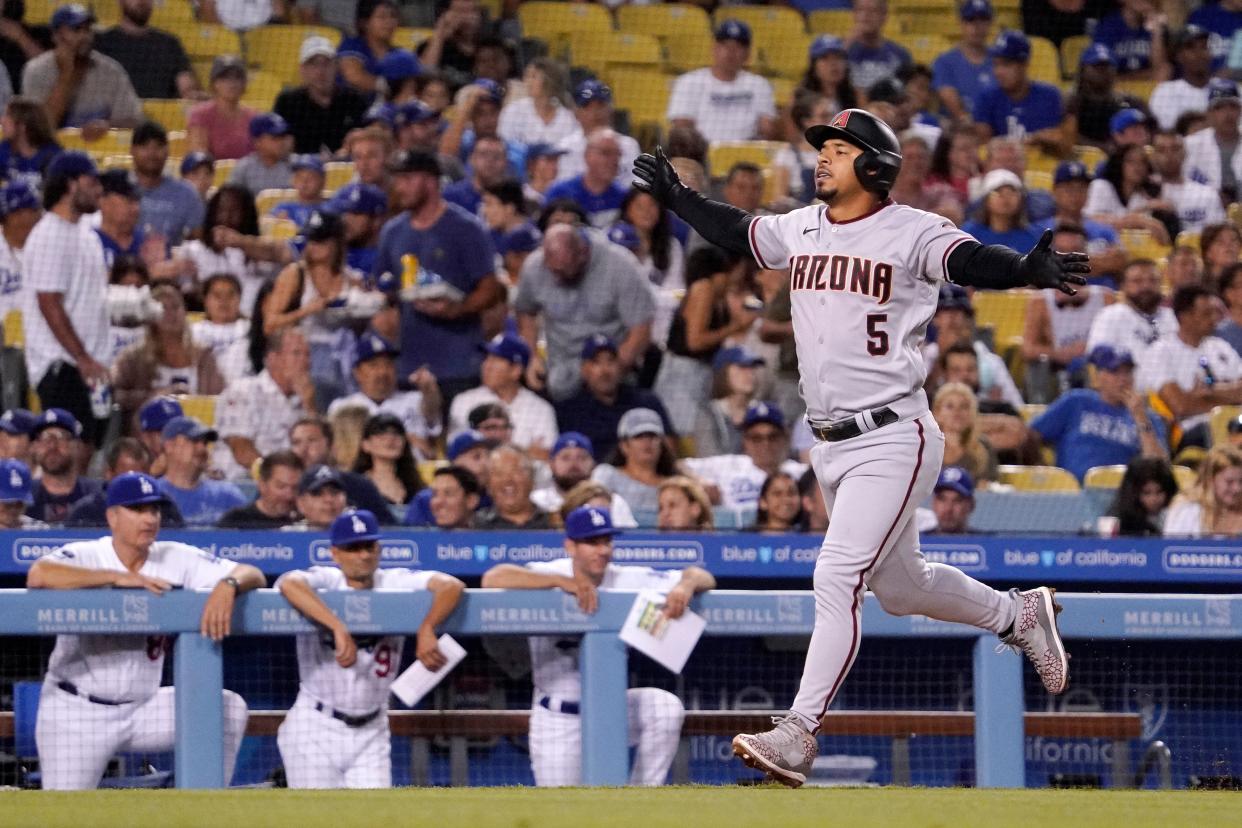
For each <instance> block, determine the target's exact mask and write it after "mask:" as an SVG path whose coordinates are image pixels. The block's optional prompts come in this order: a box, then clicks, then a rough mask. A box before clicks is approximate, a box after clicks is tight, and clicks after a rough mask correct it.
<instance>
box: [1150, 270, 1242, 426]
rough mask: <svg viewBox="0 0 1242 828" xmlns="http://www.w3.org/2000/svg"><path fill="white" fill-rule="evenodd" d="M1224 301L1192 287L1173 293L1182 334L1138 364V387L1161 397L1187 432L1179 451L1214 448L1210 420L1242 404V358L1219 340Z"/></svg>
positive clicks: (1156, 346)
mask: <svg viewBox="0 0 1242 828" xmlns="http://www.w3.org/2000/svg"><path fill="white" fill-rule="evenodd" d="M1218 302H1219V299H1218V298H1217V296H1216V294H1214V293H1212V292H1211V291H1210V290H1208V289H1207V288H1205V287H1200V286H1199V285H1189V286H1187V287H1184V288H1179V289H1178V291H1177V293H1175V294H1173V313H1174V315H1176V316H1177V324H1178V330H1177V333H1176V334H1174V335H1172V336H1166V337H1164V338H1163V339H1161V340H1160V341H1159V342H1157V343H1156V344H1154V345H1152V346H1151V347H1150V348H1148V349H1147V351H1146V352H1145V353H1144V354H1143V356H1142V357H1141V358H1140V359H1139V362H1138V376H1137V377H1136V381H1135V385H1136V386H1137V387H1138V389H1139V390H1140V391H1142V392H1145V393H1154V394H1156V395H1158V396H1159V397H1160V399H1161V400H1162V401H1163V402H1164V404H1165V405H1166V406H1167V407H1168V409H1169V411H1171V412H1172V414H1173V416H1174V417H1175V418H1176V420H1177V425H1178V426H1180V427H1181V429H1182V437H1181V440H1180V441H1178V442H1177V443H1176V444H1175V445H1174V449H1177V448H1179V447H1185V446H1190V445H1193V446H1203V447H1207V446H1209V445H1211V435H1210V434H1209V432H1208V418H1209V416H1210V412H1211V411H1212V408H1213V407H1215V406H1218V405H1242V356H1238V352H1237V351H1235V350H1234V349H1233V346H1231V345H1230V344H1229V343H1228V342H1226V341H1225V340H1223V339H1221V338H1220V337H1218V336H1213V335H1212V332H1213V331H1214V330H1215V329H1216V323H1217V322H1218V321H1219V315H1218V313H1217V303H1218Z"/></svg>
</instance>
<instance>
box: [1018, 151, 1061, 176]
mask: <svg viewBox="0 0 1242 828" xmlns="http://www.w3.org/2000/svg"><path fill="white" fill-rule="evenodd" d="M1059 163H1061V159H1060V158H1057V157H1056V156H1053V155H1046V154H1044V153H1043V152H1042V151H1041V150H1038V149H1035V148H1033V147H1028V148H1027V150H1026V169H1027V172H1030V171H1031V170H1037V171H1039V172H1047V173H1050V172H1053V171H1054V170H1056V168H1057V164H1059Z"/></svg>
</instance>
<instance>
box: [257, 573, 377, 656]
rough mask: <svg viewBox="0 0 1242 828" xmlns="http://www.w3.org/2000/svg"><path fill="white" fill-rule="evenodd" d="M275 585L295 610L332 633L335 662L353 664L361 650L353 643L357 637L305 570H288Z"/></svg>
mask: <svg viewBox="0 0 1242 828" xmlns="http://www.w3.org/2000/svg"><path fill="white" fill-rule="evenodd" d="M276 588H277V589H279V590H280V594H281V595H283V596H285V600H286V601H288V602H289V603H290V604H291V605H292V606H293V608H294V609H295V610H297V611H298V612H300V613H302V615H304V616H306V618H307V620H309V621H311V622H313V623H315V624H318V625H319V626H321V627H323V628H324V629H325V630H328V631H329V632H331V633H332V641H333V647H334V650H335V655H336V663H337V664H339V665H341V666H342V667H350V666H352V665H353V663H354V661H355V660H356V659H357V657H358V650H357V647H356V646H355V645H354V637H353V636H352V635H350V633H349V627H347V626H345V622H344V621H342V620H341V619H340V617H339V616H338V615H337V614H336V613H335V612H333V611H332V608H331V607H329V606H328V605H327V604H325V603H324V602H323V599H322V598H320V597H319V593H318V592H316V591H315V590H314V589H312V588H311V585H310V584H308V583H307V582H306V578H304V577H303V576H302V573H300V572H298V571H296V570H295V571H293V572H286V573H285V574H284V575H281V576H280V579H279V580H277V581H276Z"/></svg>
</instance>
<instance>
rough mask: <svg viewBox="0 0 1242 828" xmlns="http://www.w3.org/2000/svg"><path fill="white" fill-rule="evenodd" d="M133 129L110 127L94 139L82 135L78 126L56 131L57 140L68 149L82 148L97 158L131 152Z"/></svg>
mask: <svg viewBox="0 0 1242 828" xmlns="http://www.w3.org/2000/svg"><path fill="white" fill-rule="evenodd" d="M133 133H134V131H133V130H132V129H110V130H108V132H107V133H106V134H104V135H102V136H100V137H99V138H97V139H96V140H94V141H87V140H86V139H85V138H83V137H82V130H80V129H76V128H69V129H62V130H58V131H57V132H56V140H57V141H59V142H60V145H61V146H62V147H65V148H66V149H76V150H82V151H83V152H88V153H90V154H91V155H92V156H93V157H95V158H105V157H107V156H109V155H122V154H124V153H127V152H129V144H130V139H131V138H132V137H133Z"/></svg>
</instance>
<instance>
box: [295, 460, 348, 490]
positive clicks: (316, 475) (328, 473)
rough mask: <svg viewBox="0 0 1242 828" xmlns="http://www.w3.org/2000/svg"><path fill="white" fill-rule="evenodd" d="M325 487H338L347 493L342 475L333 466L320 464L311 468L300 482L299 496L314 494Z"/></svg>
mask: <svg viewBox="0 0 1242 828" xmlns="http://www.w3.org/2000/svg"><path fill="white" fill-rule="evenodd" d="M324 486H336V487H337V488H338V489H340V490H341V491H345V483H344V481H343V480H342V479H341V473H340V472H339V471H337V470H336V469H334V468H332V467H331V466H326V465H324V464H323V463H319V464H317V465H314V466H311V467H310V468H309V469H307V470H306V471H305V472H304V473H303V474H302V479H301V480H300V481H298V494H308V493H309V494H314V493H315V492H317V491H319V490H320V489H322V488H323V487H324Z"/></svg>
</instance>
